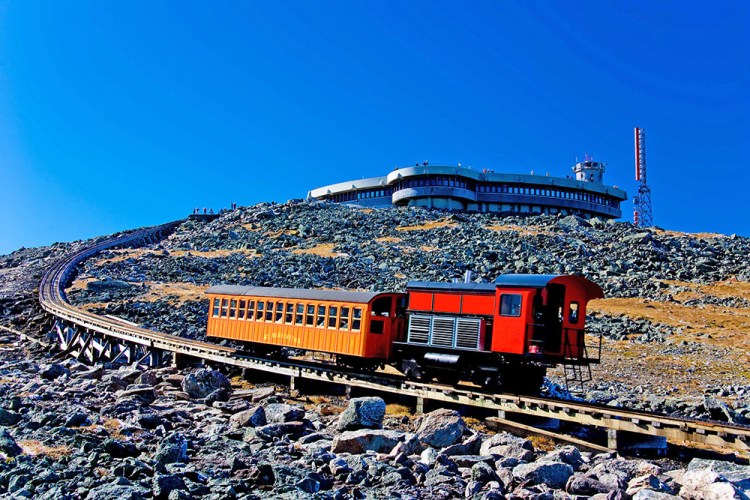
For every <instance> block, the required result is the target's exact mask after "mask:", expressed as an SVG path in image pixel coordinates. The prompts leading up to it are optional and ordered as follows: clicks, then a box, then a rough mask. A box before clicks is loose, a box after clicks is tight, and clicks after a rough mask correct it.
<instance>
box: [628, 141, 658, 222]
mask: <svg viewBox="0 0 750 500" xmlns="http://www.w3.org/2000/svg"><path fill="white" fill-rule="evenodd" d="M635 180H637V181H638V182H639V184H638V195H637V196H636V197H635V198H634V199H633V205H634V207H633V224H635V225H636V226H639V227H651V226H653V225H654V218H653V213H652V209H651V188H650V187H648V184H647V183H646V131H645V130H644V129H642V128H640V127H635Z"/></svg>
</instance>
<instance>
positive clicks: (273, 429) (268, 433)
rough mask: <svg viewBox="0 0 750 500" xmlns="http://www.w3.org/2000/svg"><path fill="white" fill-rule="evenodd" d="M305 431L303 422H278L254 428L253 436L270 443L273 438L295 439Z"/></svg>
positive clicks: (305, 427)
mask: <svg viewBox="0 0 750 500" xmlns="http://www.w3.org/2000/svg"><path fill="white" fill-rule="evenodd" d="M306 430H307V426H306V425H305V424H304V422H278V423H274V424H266V425H263V426H261V427H256V428H255V435H256V436H258V437H259V438H261V439H265V440H266V441H272V440H273V439H274V438H280V437H282V436H291V437H292V438H293V439H297V438H298V437H300V436H301V435H302V434H304V433H305V431H306Z"/></svg>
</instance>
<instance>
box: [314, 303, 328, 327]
mask: <svg viewBox="0 0 750 500" xmlns="http://www.w3.org/2000/svg"><path fill="white" fill-rule="evenodd" d="M315 326H318V327H320V328H325V326H326V306H318V320H317V322H316V323H315Z"/></svg>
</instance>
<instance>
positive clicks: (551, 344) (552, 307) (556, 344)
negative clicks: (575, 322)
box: [544, 283, 565, 354]
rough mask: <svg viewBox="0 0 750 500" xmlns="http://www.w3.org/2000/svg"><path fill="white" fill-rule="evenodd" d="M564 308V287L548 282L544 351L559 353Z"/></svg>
mask: <svg viewBox="0 0 750 500" xmlns="http://www.w3.org/2000/svg"><path fill="white" fill-rule="evenodd" d="M564 310H565V287H564V286H563V285H558V284H554V283H550V284H549V285H547V305H546V307H545V314H544V316H545V318H544V325H545V330H546V332H545V335H544V352H545V353H547V354H553V353H559V352H560V349H561V346H562V331H563V328H562V326H563V311H564Z"/></svg>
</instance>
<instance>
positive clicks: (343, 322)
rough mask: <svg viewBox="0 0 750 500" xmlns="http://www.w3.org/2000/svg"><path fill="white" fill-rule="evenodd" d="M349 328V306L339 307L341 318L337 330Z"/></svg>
mask: <svg viewBox="0 0 750 500" xmlns="http://www.w3.org/2000/svg"><path fill="white" fill-rule="evenodd" d="M348 329H349V308H348V307H342V308H341V318H340V319H339V330H348Z"/></svg>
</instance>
